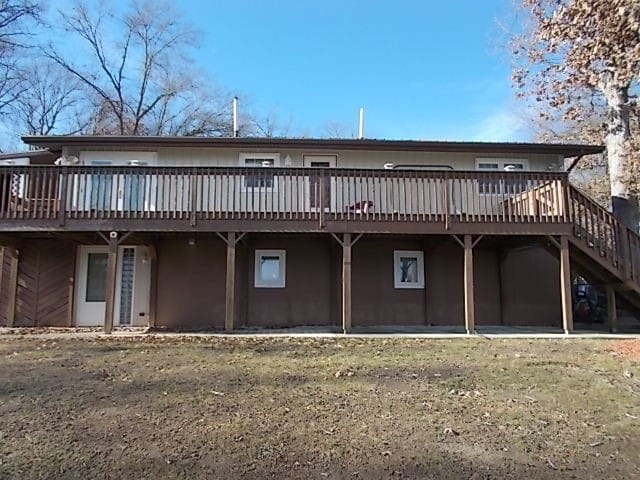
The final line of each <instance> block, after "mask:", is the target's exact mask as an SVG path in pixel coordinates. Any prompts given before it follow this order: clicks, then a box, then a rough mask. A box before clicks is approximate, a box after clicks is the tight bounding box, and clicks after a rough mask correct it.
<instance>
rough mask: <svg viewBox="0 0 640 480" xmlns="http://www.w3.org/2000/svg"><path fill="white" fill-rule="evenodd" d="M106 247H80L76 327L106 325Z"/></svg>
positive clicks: (107, 251)
mask: <svg viewBox="0 0 640 480" xmlns="http://www.w3.org/2000/svg"><path fill="white" fill-rule="evenodd" d="M108 260H109V249H108V247H106V246H104V247H103V246H90V247H80V248H79V249H78V261H77V267H76V272H77V274H76V276H77V279H76V296H75V297H76V325H77V326H78V327H97V326H101V325H104V309H105V296H106V287H107V262H108Z"/></svg>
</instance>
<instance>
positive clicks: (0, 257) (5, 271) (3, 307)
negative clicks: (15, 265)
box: [0, 247, 11, 327]
mask: <svg viewBox="0 0 640 480" xmlns="http://www.w3.org/2000/svg"><path fill="white" fill-rule="evenodd" d="M10 269H11V260H10V257H9V256H8V255H6V254H5V249H4V247H0V326H2V327H3V326H5V325H6V324H7V308H8V303H9V284H8V282H9V271H10Z"/></svg>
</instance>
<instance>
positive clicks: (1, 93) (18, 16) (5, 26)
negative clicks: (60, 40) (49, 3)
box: [0, 0, 42, 113]
mask: <svg viewBox="0 0 640 480" xmlns="http://www.w3.org/2000/svg"><path fill="white" fill-rule="evenodd" d="M41 11H42V9H41V5H40V2H39V1H37V0H0V113H5V111H6V108H7V106H8V105H10V104H11V103H12V102H13V101H14V100H15V99H16V98H17V97H18V96H19V95H20V93H21V92H22V90H23V88H24V85H23V83H22V80H23V75H22V72H21V65H20V64H21V60H22V57H23V55H24V51H25V50H26V49H27V48H28V47H30V46H31V43H32V36H33V33H32V31H31V27H32V26H33V24H34V23H35V21H37V20H38V19H39V17H40V14H41Z"/></svg>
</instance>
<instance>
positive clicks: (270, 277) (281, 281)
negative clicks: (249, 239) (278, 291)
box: [254, 250, 286, 288]
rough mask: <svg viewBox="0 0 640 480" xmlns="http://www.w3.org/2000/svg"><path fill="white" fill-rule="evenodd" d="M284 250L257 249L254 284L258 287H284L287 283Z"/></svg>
mask: <svg viewBox="0 0 640 480" xmlns="http://www.w3.org/2000/svg"><path fill="white" fill-rule="evenodd" d="M285 274H286V253H285V251H284V250H256V265H255V272H254V285H255V287H256V288H284V287H285V284H286V278H285Z"/></svg>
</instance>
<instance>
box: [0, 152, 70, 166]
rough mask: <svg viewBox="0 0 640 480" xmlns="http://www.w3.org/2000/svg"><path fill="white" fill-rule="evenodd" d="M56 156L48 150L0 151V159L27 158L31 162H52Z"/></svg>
mask: <svg viewBox="0 0 640 480" xmlns="http://www.w3.org/2000/svg"><path fill="white" fill-rule="evenodd" d="M57 157H58V155H56V154H55V153H54V152H51V151H49V150H27V151H25V152H10V153H0V161H1V160H14V159H17V158H29V159H30V160H31V163H35V164H38V163H44V164H48V163H53V161H54V160H55V159H56V158H57Z"/></svg>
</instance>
